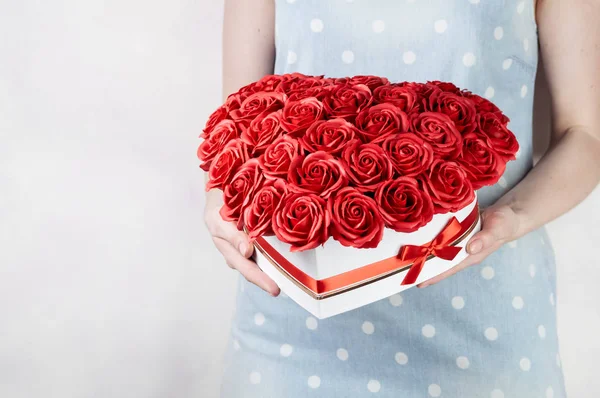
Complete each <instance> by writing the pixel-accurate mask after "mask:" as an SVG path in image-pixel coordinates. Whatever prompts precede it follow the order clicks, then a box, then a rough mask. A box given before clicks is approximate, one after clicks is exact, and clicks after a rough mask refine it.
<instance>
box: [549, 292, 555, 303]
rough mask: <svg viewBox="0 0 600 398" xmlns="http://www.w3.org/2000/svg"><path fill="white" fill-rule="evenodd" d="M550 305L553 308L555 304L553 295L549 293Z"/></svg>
mask: <svg viewBox="0 0 600 398" xmlns="http://www.w3.org/2000/svg"><path fill="white" fill-rule="evenodd" d="M550 304H551V305H552V306H554V304H555V302H554V293H550Z"/></svg>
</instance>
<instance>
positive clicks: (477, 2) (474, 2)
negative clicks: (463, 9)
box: [469, 0, 479, 4]
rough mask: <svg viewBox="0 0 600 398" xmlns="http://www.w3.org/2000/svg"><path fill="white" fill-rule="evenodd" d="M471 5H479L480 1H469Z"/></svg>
mask: <svg viewBox="0 0 600 398" xmlns="http://www.w3.org/2000/svg"><path fill="white" fill-rule="evenodd" d="M469 3H471V4H479V0H469Z"/></svg>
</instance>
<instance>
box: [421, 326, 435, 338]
mask: <svg viewBox="0 0 600 398" xmlns="http://www.w3.org/2000/svg"><path fill="white" fill-rule="evenodd" d="M421 333H423V336H425V337H429V338H431V337H433V336H435V328H434V327H433V325H430V324H427V325H425V326H423V327H422V328H421Z"/></svg>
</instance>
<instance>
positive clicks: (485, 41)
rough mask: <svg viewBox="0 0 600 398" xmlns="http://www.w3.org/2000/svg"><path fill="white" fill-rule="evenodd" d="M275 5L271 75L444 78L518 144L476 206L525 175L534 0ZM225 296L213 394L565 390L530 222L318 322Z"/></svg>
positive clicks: (252, 292)
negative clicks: (451, 267)
mask: <svg viewBox="0 0 600 398" xmlns="http://www.w3.org/2000/svg"><path fill="white" fill-rule="evenodd" d="M274 1H275V4H276V50H277V53H276V62H275V71H274V73H289V72H301V73H305V74H311V75H321V74H323V75H325V76H328V77H335V76H351V75H359V74H370V75H380V76H385V77H387V78H388V79H389V80H390V81H392V82H393V81H405V80H406V81H427V80H441V81H450V82H453V83H455V84H456V85H457V86H459V87H464V88H466V89H468V90H471V91H472V92H474V93H476V94H479V95H481V96H485V97H486V98H490V99H492V98H493V101H494V103H496V104H497V105H498V106H499V107H500V108H501V109H502V110H503V111H504V113H506V115H507V116H508V117H509V118H510V119H511V121H510V123H509V128H510V129H511V131H513V132H514V133H515V134H516V135H517V138H518V140H519V143H520V146H521V149H520V150H519V153H518V154H517V160H515V161H512V162H510V163H509V164H508V166H507V170H506V172H505V174H504V176H503V177H502V179H501V180H500V181H499V182H498V183H497V184H496V185H494V186H490V187H485V188H482V189H480V190H479V191H478V195H479V200H480V202H481V203H482V205H484V206H486V205H489V204H491V203H493V202H494V201H496V200H497V199H498V198H499V197H500V196H502V194H504V193H505V192H506V191H507V190H509V189H510V188H511V187H513V186H514V185H515V184H516V183H517V182H518V181H519V180H521V179H522V178H523V176H524V175H525V174H526V173H527V172H528V171H529V170H530V168H531V165H532V150H531V145H532V137H531V134H532V131H531V123H532V104H533V88H534V81H535V74H536V67H537V62H538V58H537V57H538V47H537V26H536V24H535V20H534V17H533V16H534V10H533V7H534V5H533V0H525V1H521V0H502V1H500V0H482V1H480V0H455V1H447V0H274ZM340 261H343V259H340ZM236 294H237V301H236V311H235V315H234V318H233V323H232V328H231V333H230V339H229V344H228V348H227V352H226V355H225V368H224V373H223V379H222V385H221V397H222V398H238V397H239V398H241V397H243V398H258V397H261V398H279V397H286V398H299V397H302V398H304V397H306V396H313V397H327V398H329V397H353V398H360V397H371V396H378V397H399V396H401V397H405V398H417V397H457V398H458V397H460V398H490V397H491V398H504V397H506V398H508V397H528V398H529V397H542V398H543V397H555V398H564V397H565V396H566V393H565V389H564V382H563V374H562V369H561V361H560V355H559V347H558V340H557V334H556V301H557V300H558V296H557V294H556V282H555V261H554V252H553V249H552V245H551V242H550V241H549V240H548V236H547V234H546V231H545V229H543V228H541V229H539V230H536V231H534V232H532V233H530V234H528V235H526V236H524V237H522V238H520V239H518V240H516V241H513V242H510V243H507V244H506V245H504V246H503V247H502V248H500V249H499V250H498V251H497V252H495V253H493V254H492V255H491V256H489V257H488V258H487V259H486V260H485V261H483V263H482V264H479V265H476V266H473V267H470V268H469V269H467V270H465V271H462V272H460V273H458V274H456V275H454V276H452V277H450V278H448V279H446V280H444V281H442V282H440V283H438V284H436V285H433V286H430V287H427V288H425V289H417V288H412V289H409V290H407V291H404V292H402V293H401V294H397V295H394V296H391V297H389V298H387V299H384V300H380V301H378V302H375V303H373V304H370V305H367V306H364V307H361V308H358V309H356V310H353V311H349V312H347V313H343V314H340V315H337V316H334V317H331V318H327V319H322V320H317V319H316V318H314V317H312V316H311V315H310V314H309V313H307V312H306V311H305V310H304V309H302V308H301V307H300V306H298V305H297V304H296V303H295V302H294V301H292V300H291V299H290V298H288V297H287V296H285V295H284V294H282V295H280V296H279V297H277V298H273V297H271V296H269V295H268V294H267V293H265V292H263V291H262V290H261V289H259V288H258V287H256V286H254V285H252V284H250V283H249V282H247V281H246V280H245V279H244V278H243V277H240V281H239V286H238V290H237V293H236Z"/></svg>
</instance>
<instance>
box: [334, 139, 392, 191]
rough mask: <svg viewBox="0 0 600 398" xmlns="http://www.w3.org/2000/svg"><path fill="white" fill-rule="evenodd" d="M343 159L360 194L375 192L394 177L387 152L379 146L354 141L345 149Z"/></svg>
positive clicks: (349, 175)
mask: <svg viewBox="0 0 600 398" xmlns="http://www.w3.org/2000/svg"><path fill="white" fill-rule="evenodd" d="M343 159H344V161H345V162H346V164H347V165H348V177H349V178H350V181H352V183H353V184H354V185H356V189H357V190H359V191H360V192H374V191H375V190H376V189H377V187H378V186H379V185H380V184H381V183H382V182H384V181H386V180H389V179H391V178H392V176H393V168H392V163H391V162H390V159H389V158H388V157H387V155H386V153H385V151H384V150H383V149H381V147H380V146H378V145H377V144H363V143H362V142H361V141H360V140H353V141H351V142H349V143H348V146H347V147H346V149H344V153H343Z"/></svg>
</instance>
